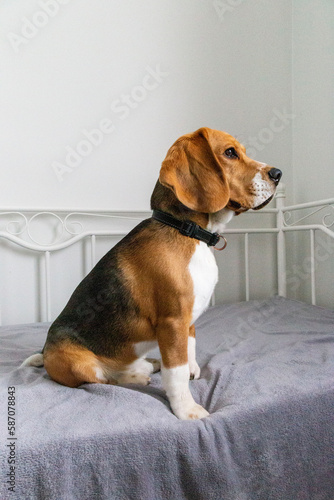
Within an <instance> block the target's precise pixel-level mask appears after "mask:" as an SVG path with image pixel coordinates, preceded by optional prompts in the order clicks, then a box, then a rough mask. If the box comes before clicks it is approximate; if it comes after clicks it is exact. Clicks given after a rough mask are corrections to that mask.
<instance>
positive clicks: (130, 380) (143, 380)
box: [117, 372, 151, 385]
mask: <svg viewBox="0 0 334 500" xmlns="http://www.w3.org/2000/svg"><path fill="white" fill-rule="evenodd" d="M150 381H151V378H150V377H149V376H148V375H146V374H145V373H135V372H132V373H122V374H120V375H119V376H118V380H117V382H118V383H119V384H139V385H148V384H149V383H150Z"/></svg>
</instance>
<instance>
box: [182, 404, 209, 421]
mask: <svg viewBox="0 0 334 500" xmlns="http://www.w3.org/2000/svg"><path fill="white" fill-rule="evenodd" d="M173 411H174V414H175V415H176V416H177V417H178V418H179V419H180V420H197V419H199V418H205V417H208V416H209V412H207V411H206V409H205V408H203V406H201V405H198V404H196V403H195V404H194V405H193V406H191V407H190V408H180V407H179V408H178V409H177V410H176V409H175V410H173Z"/></svg>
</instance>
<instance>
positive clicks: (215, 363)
mask: <svg viewBox="0 0 334 500" xmlns="http://www.w3.org/2000/svg"><path fill="white" fill-rule="evenodd" d="M196 326H197V339H198V342H197V358H198V362H199V365H200V366H201V369H202V372H201V378H200V379H199V380H195V381H191V382H190V387H191V391H192V393H193V396H194V398H195V400H196V401H197V402H199V403H200V404H202V405H203V406H204V407H205V408H207V409H208V411H209V412H210V413H211V415H210V417H208V418H206V419H203V420H198V421H180V420H178V419H177V418H176V417H175V416H174V415H173V414H172V413H171V411H170V407H169V404H168V401H167V399H166V396H165V394H164V392H163V391H162V389H161V375H160V373H157V374H155V375H153V376H152V383H151V385H150V386H148V387H146V388H141V387H139V386H132V388H130V386H128V387H120V386H118V387H115V386H108V385H99V384H98V385H94V384H87V385H83V386H81V387H80V388H79V389H70V388H68V387H63V386H61V385H58V384H57V383H55V382H53V381H52V380H50V378H49V377H48V376H47V374H46V372H45V370H44V368H33V367H27V368H22V369H17V366H18V365H19V364H20V362H21V361H22V360H23V359H24V358H25V357H27V356H28V355H30V354H32V353H33V352H34V351H37V350H39V349H40V348H41V347H42V346H43V343H44V339H45V336H46V332H47V327H48V325H47V324H35V325H19V326H12V327H2V328H1V329H0V339H1V340H0V341H1V356H0V359H1V371H2V375H1V384H0V389H1V396H0V397H1V406H0V430H1V431H0V436H1V446H0V460H1V462H0V463H1V473H2V476H1V478H0V479H1V484H0V498H1V499H15V500H16V499H18V500H34V499H50V500H53V499H54V500H74V499H80V500H93V499H108V500H114V499H115V500H159V499H163V500H182V499H189V500H197V499H198V500H199V499H201V500H260V499H261V500H333V499H334V459H333V450H334V382H333V375H334V312H333V311H329V310H325V309H321V308H318V307H312V306H308V305H305V304H303V303H299V302H295V301H291V300H286V299H283V298H280V297H275V298H272V299H269V300H266V301H261V302H259V301H251V302H248V303H240V304H235V305H226V306H219V307H215V308H212V309H210V310H208V311H207V312H206V313H205V314H204V315H202V317H201V318H200V319H199V320H198V322H197V324H196ZM8 387H15V411H16V413H15V437H17V440H15V441H13V440H10V439H8V438H9V435H8V432H9V431H8V430H7V429H8V427H7V423H8V422H7V407H8V405H7V401H8ZM8 443H9V444H10V443H11V444H12V448H13V449H11V447H10V446H6V445H7V444H8ZM11 451H13V452H14V455H15V457H14V459H15V464H14V468H15V470H14V473H15V479H13V471H12V472H11V474H12V479H13V481H14V483H15V492H11V491H9V490H8V487H9V486H10V483H8V482H7V481H9V478H10V475H9V474H10V471H9V467H10V464H9V463H8V460H9V459H10V452H11Z"/></svg>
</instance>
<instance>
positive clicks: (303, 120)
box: [287, 0, 334, 308]
mask: <svg viewBox="0 0 334 500" xmlns="http://www.w3.org/2000/svg"><path fill="white" fill-rule="evenodd" d="M292 7H293V9H292V104H293V114H294V115H295V118H294V120H293V126H292V131H293V136H292V158H293V161H292V164H293V191H294V193H293V194H294V196H293V198H294V201H295V202H296V203H303V202H305V201H313V200H319V199H320V200H321V199H326V198H333V197H334V140H333V138H334V101H333V98H334V2H333V1H332V0H293V2H292ZM309 212H310V211H306V212H301V213H300V217H302V216H305V215H306V214H307V213H309ZM326 214H329V217H328V218H326V223H333V224H334V210H332V211H330V210H328V209H327V210H325V211H322V212H320V213H319V214H318V216H317V217H314V218H313V219H311V221H313V222H314V223H319V222H320V223H321V221H322V217H323V216H324V215H326ZM332 229H333V227H332ZM287 243H288V257H289V259H288V276H289V279H290V281H291V286H290V295H291V296H294V297H296V298H298V299H301V300H307V301H309V300H310V279H311V276H310V261H309V256H310V240H309V235H308V234H304V235H300V236H299V237H298V239H297V238H295V237H292V236H289V237H288V240H287ZM315 255H316V262H315V267H316V290H317V298H318V303H319V304H321V305H323V306H327V307H331V308H333V307H334V279H333V276H334V258H333V257H334V244H333V240H330V239H329V237H327V236H325V235H323V234H322V233H319V232H317V233H316V251H315ZM317 256H319V257H317Z"/></svg>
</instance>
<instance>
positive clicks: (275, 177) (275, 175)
mask: <svg viewBox="0 0 334 500" xmlns="http://www.w3.org/2000/svg"><path fill="white" fill-rule="evenodd" d="M268 175H269V178H270V179H271V180H272V181H274V182H275V184H278V183H279V181H280V179H281V177H282V171H281V170H280V169H279V168H271V169H270V170H269V172H268Z"/></svg>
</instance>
